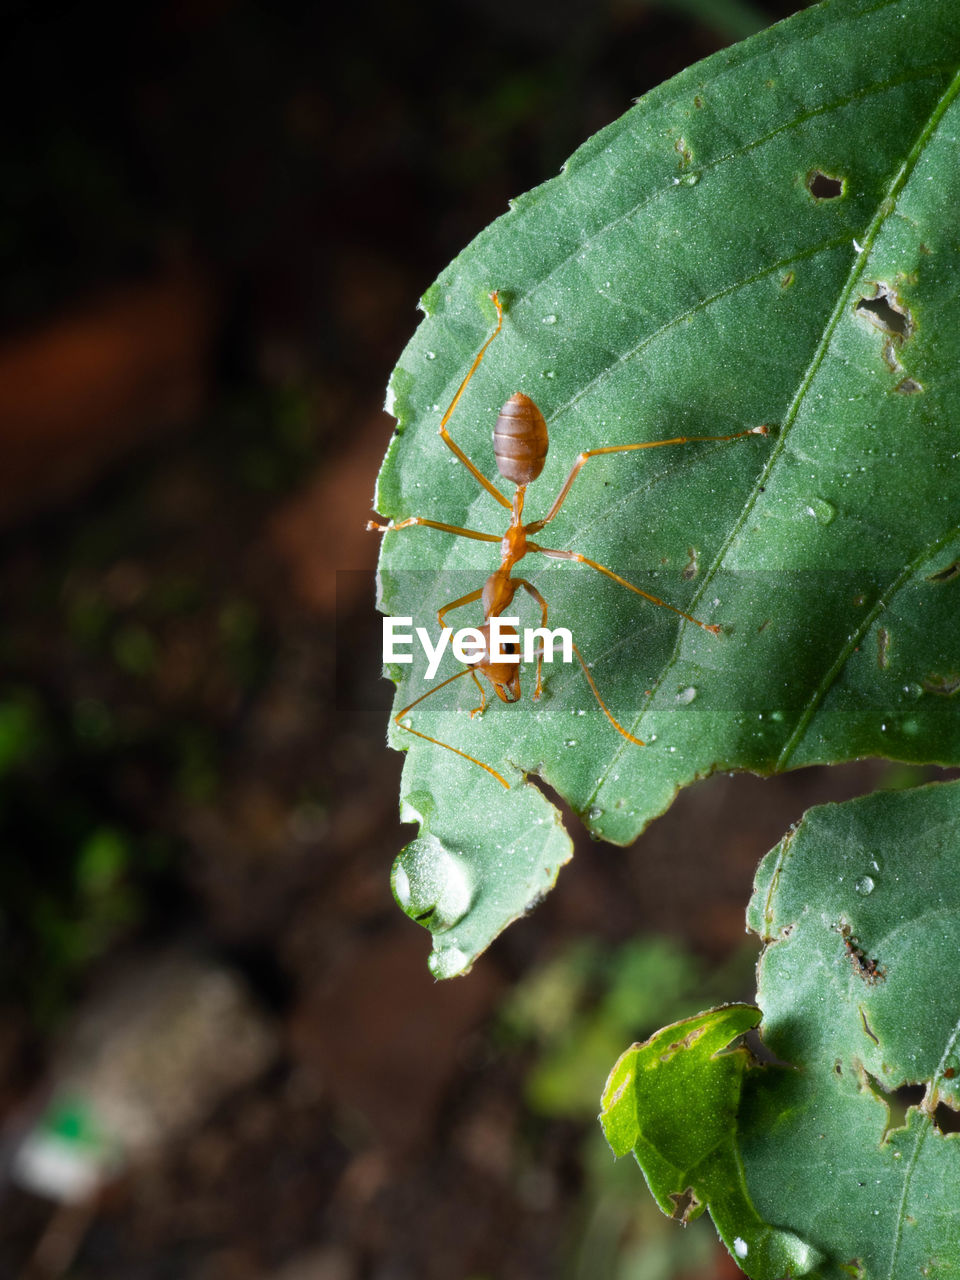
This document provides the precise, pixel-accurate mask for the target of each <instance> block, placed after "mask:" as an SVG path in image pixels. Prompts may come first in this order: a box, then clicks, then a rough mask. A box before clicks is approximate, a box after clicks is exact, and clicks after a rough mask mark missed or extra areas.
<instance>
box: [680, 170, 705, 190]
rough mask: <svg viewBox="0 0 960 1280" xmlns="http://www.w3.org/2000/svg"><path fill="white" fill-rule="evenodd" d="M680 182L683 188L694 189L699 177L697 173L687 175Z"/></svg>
mask: <svg viewBox="0 0 960 1280" xmlns="http://www.w3.org/2000/svg"><path fill="white" fill-rule="evenodd" d="M681 181H682V182H683V184H684V186H687V187H695V186H696V185H697V183H698V182H699V181H700V175H699V173H688V174H687V175H686V176H685V177H684V178H682V179H681Z"/></svg>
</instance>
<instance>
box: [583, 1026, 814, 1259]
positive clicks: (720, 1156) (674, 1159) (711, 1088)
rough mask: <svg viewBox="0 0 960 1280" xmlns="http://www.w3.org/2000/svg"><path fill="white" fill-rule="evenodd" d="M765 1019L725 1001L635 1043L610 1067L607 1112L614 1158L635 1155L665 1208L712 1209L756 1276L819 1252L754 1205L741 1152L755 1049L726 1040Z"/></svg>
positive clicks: (679, 1214) (671, 1212)
mask: <svg viewBox="0 0 960 1280" xmlns="http://www.w3.org/2000/svg"><path fill="white" fill-rule="evenodd" d="M759 1021H760V1011H759V1009H755V1008H754V1007H753V1006H752V1005H743V1004H740V1005H725V1006H724V1007H723V1008H720V1009H712V1010H710V1011H709V1012H707V1013H700V1014H697V1015H696V1017H693V1018H686V1019H684V1020H683V1021H682V1022H676V1023H674V1024H673V1026H670V1027H665V1028H664V1029H663V1030H662V1031H658V1032H657V1033H656V1035H654V1036H651V1037H650V1039H649V1040H647V1041H645V1042H644V1043H643V1044H638V1045H634V1046H633V1048H632V1049H628V1050H627V1052H626V1053H625V1054H624V1055H623V1056H622V1057H621V1059H620V1061H619V1062H618V1063H617V1065H616V1066H615V1067H614V1069H613V1071H612V1072H611V1075H610V1079H609V1080H608V1081H607V1087H606V1089H605V1090H604V1094H603V1111H602V1113H601V1116H600V1119H601V1123H602V1124H603V1130H604V1133H605V1134H606V1138H607V1141H608V1142H609V1143H610V1146H611V1148H612V1149H613V1153H614V1155H616V1156H623V1155H626V1154H627V1153H628V1152H631V1151H632V1152H633V1154H634V1156H636V1159H637V1163H638V1164H639V1165H640V1168H641V1169H642V1170H643V1174H644V1177H645V1178H646V1180H647V1183H648V1185H649V1187H650V1190H651V1192H652V1193H653V1195H654V1197H655V1199H656V1201H657V1203H658V1204H659V1205H660V1208H661V1209H662V1210H663V1212H664V1213H666V1214H667V1215H668V1216H670V1217H673V1218H678V1219H680V1220H681V1221H682V1222H690V1221H692V1220H693V1219H694V1218H696V1217H698V1216H699V1215H700V1214H701V1213H702V1212H703V1210H704V1209H705V1208H707V1207H708V1206H709V1209H710V1214H711V1217H712V1218H713V1221H714V1224H715V1225H716V1228H717V1230H718V1231H719V1233H720V1236H721V1238H722V1239H723V1241H724V1243H725V1244H726V1246H727V1248H728V1249H729V1250H730V1252H731V1253H732V1254H733V1255H734V1256H735V1257H736V1258H737V1259H738V1261H739V1262H740V1264H741V1266H743V1267H744V1268H745V1269H747V1270H748V1274H749V1275H758V1276H760V1275H762V1276H781V1275H789V1276H801V1275H806V1274H807V1273H808V1272H809V1271H810V1270H811V1269H812V1268H813V1267H814V1266H815V1265H816V1264H817V1262H818V1261H819V1260H820V1255H819V1254H818V1252H817V1251H816V1249H814V1248H812V1247H811V1246H810V1245H808V1244H806V1243H805V1242H804V1241H803V1240H802V1239H800V1238H799V1237H798V1236H796V1235H794V1234H793V1233H792V1232H789V1231H783V1230H779V1229H777V1228H774V1227H771V1226H770V1225H769V1224H768V1223H767V1222H765V1221H764V1219H763V1218H762V1217H761V1216H760V1214H759V1213H758V1212H757V1211H756V1209H755V1208H754V1206H753V1203H752V1201H751V1199H750V1194H749V1192H748V1190H747V1186H746V1182H745V1180H744V1176H743V1168H742V1165H741V1163H740V1158H739V1154H738V1150H737V1109H738V1106H739V1101H740V1089H741V1083H742V1079H743V1073H744V1071H745V1069H746V1067H747V1065H748V1062H749V1054H748V1053H747V1050H746V1049H743V1048H737V1049H728V1047H727V1046H728V1045H729V1044H730V1043H731V1041H733V1040H735V1039H736V1038H737V1037H738V1036H741V1035H742V1034H743V1033H744V1032H745V1031H749V1030H750V1029H751V1028H752V1027H755V1026H756V1025H757V1023H758V1022H759Z"/></svg>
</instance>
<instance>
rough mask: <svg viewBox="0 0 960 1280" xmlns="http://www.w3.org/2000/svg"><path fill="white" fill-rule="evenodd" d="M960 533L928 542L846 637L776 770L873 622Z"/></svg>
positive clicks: (782, 766) (951, 532)
mask: <svg viewBox="0 0 960 1280" xmlns="http://www.w3.org/2000/svg"><path fill="white" fill-rule="evenodd" d="M958 533H960V525H954V526H953V527H951V528H950V529H948V530H947V532H946V533H945V534H943V535H942V536H941V537H939V538H935V539H933V540H931V541H930V542H928V543H927V544H926V545H925V546H924V547H922V548H921V550H920V552H919V553H918V554H917V555H916V556H915V557H914V559H913V560H911V561H910V563H909V564H907V565H905V566H904V568H903V569H902V570H901V571H900V573H898V574H897V576H896V577H895V578H894V579H893V580H892V581H891V582H890V583H889V584H888V585H887V587H885V588H884V590H883V591H881V592H880V594H879V596H878V597H877V600H876V603H875V604H874V606H873V608H872V609H870V611H869V613H868V614H867V616H866V617H865V618H864V619H863V621H862V622H861V623H860V626H859V627H857V629H856V630H855V631H852V632H851V633H850V635H849V636H848V637H847V641H846V644H844V646H843V647H842V648H841V649H840V651H839V653H838V655H837V657H836V659H835V660H834V662H833V664H832V665H831V666H830V668H829V669H828V670H827V673H826V675H825V676H824V677H823V679H822V680H821V681H820V683H819V685H817V687H816V689H815V690H814V691H813V693H812V694H811V696H810V700H809V702H808V703H807V705H806V707H805V708H804V710H803V712H802V713H801V715H800V717H799V718H798V720H797V724H796V727H795V728H794V731H793V733H792V734H791V735H790V737H789V738H788V739H787V742H786V744H785V746H784V748H783V750H782V751H781V752H780V755H779V756H778V757H777V763H776V768H777V770H783V769H785V768H786V767H787V762H788V760H789V759H790V756H791V755H792V754H793V752H794V749H795V748H796V746H797V744H798V743H799V742H800V741H801V740H802V738H803V735H804V733H805V732H806V730H807V726H808V725H809V723H810V721H811V719H812V718H813V716H814V715H815V713H816V710H817V707H818V706H819V705H820V703H821V702H822V700H823V699H824V698H825V697H826V695H827V693H828V692H829V690H830V688H831V687H832V685H833V683H834V681H835V680H836V679H837V677H838V676H839V674H840V672H841V671H842V670H843V668H844V666H845V665H846V664H847V662H848V660H849V658H850V655H851V654H852V653H854V652H855V650H856V649H857V648H858V646H859V645H860V643H861V641H862V640H863V637H864V636H865V635H866V634H867V632H868V631H869V630H870V628H871V627H872V626H873V624H874V622H876V620H877V618H879V617H880V615H881V614H882V613H883V612H884V610H885V609H888V608H889V607H890V605H891V604H892V603H893V601H894V599H895V598H896V595H897V593H898V592H899V591H900V589H901V587H903V586H905V585H906V584H907V583H908V582H910V581H911V580H912V579H913V576H914V574H915V573H916V571H917V569H918V568H919V566H920V565H921V564H923V562H924V561H925V560H926V559H928V558H929V557H930V556H931V555H933V553H934V552H935V551H939V550H940V548H941V547H944V546H946V545H947V544H948V543H950V542H952V541H953V539H954V538H955V537H956V536H957V534H958Z"/></svg>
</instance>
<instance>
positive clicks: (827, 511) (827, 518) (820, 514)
mask: <svg viewBox="0 0 960 1280" xmlns="http://www.w3.org/2000/svg"><path fill="white" fill-rule="evenodd" d="M836 514H837V509H836V507H835V506H834V505H833V503H832V502H827V500H826V498H811V499H810V504H809V506H808V507H807V515H808V516H813V517H814V519H815V520H816V521H817V523H818V524H830V523H831V521H832V520H833V518H834V516H835V515H836Z"/></svg>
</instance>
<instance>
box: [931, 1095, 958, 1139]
mask: <svg viewBox="0 0 960 1280" xmlns="http://www.w3.org/2000/svg"><path fill="white" fill-rule="evenodd" d="M933 1124H934V1127H935V1128H937V1129H939V1130H940V1132H941V1133H960V1111H956V1110H955V1109H954V1108H953V1107H951V1106H948V1104H947V1103H946V1102H938V1103H937V1108H936V1110H935V1111H934V1113H933Z"/></svg>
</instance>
